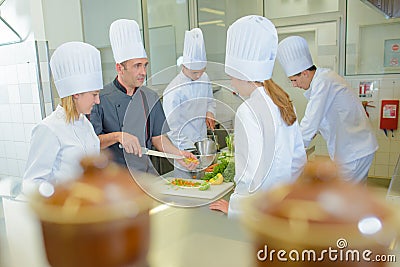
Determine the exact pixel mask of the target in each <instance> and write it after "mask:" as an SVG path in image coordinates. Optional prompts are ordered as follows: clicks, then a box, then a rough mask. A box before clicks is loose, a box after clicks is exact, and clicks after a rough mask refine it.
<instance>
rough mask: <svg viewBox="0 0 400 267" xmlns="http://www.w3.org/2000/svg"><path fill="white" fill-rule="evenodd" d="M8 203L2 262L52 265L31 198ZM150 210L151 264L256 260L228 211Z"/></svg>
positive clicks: (175, 266)
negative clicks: (31, 209) (29, 204)
mask: <svg viewBox="0 0 400 267" xmlns="http://www.w3.org/2000/svg"><path fill="white" fill-rule="evenodd" d="M6 202H7V200H6ZM10 204H11V206H10ZM7 205H8V206H7ZM6 206H7V207H6V209H12V210H13V212H12V215H10V214H7V216H8V218H7V222H6V223H7V232H6V229H5V225H4V220H0V239H1V243H0V251H1V255H0V258H1V259H2V260H1V261H0V266H1V267H25V266H26V267H28V266H29V267H47V266H48V265H47V261H46V259H45V254H44V250H43V245H42V243H41V242H42V240H41V235H40V228H39V225H38V223H37V222H36V221H35V220H34V218H33V217H31V214H29V212H28V210H27V206H26V203H22V202H15V201H14V202H12V203H10V202H8V203H6ZM150 214H151V246H150V251H149V254H148V264H149V266H150V267H180V266H182V267H184V266H185V267H186V266H193V267H197V266H198V267H200V266H201V267H203V266H210V267H213V266H215V267H217V266H218V267H219V266H241V267H242V266H243V267H246V266H253V262H252V259H255V256H254V257H253V255H252V253H251V245H250V243H249V240H248V235H247V234H246V231H245V230H244V229H243V228H242V226H241V225H240V224H239V222H237V221H234V220H228V219H227V216H226V215H224V214H222V213H220V212H216V211H211V210H209V209H208V206H204V207H198V208H174V207H170V206H167V205H161V204H157V205H156V206H155V208H153V209H152V211H151V213H150ZM7 246H8V248H7ZM22 255H23V256H22Z"/></svg>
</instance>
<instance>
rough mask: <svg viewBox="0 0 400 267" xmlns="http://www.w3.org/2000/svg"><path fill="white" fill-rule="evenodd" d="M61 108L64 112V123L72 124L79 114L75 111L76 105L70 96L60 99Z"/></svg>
mask: <svg viewBox="0 0 400 267" xmlns="http://www.w3.org/2000/svg"><path fill="white" fill-rule="evenodd" d="M61 106H62V107H63V109H64V110H65V116H66V117H65V121H66V122H67V123H74V122H75V120H76V119H77V118H79V113H78V111H77V110H76V105H75V102H74V99H73V96H72V95H70V96H67V97H64V98H61Z"/></svg>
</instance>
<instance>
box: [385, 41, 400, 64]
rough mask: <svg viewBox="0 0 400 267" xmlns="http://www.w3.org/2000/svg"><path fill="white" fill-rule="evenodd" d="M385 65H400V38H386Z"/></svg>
mask: <svg viewBox="0 0 400 267" xmlns="http://www.w3.org/2000/svg"><path fill="white" fill-rule="evenodd" d="M384 57H385V58H384V67H400V39H391V40H385V55H384Z"/></svg>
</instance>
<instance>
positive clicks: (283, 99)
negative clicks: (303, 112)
mask: <svg viewBox="0 0 400 267" xmlns="http://www.w3.org/2000/svg"><path fill="white" fill-rule="evenodd" d="M263 85H264V89H265V91H266V92H267V94H268V95H269V96H270V97H271V99H272V101H273V102H274V103H275V105H277V106H278V108H279V110H280V112H281V117H282V119H283V120H284V121H285V122H286V124H287V125H289V126H290V125H292V124H293V123H294V122H295V121H296V119H297V117H296V113H295V111H294V107H293V104H292V101H291V100H290V98H289V95H288V94H287V93H286V92H285V91H284V90H283V89H282V88H281V87H280V86H279V85H277V84H276V83H275V82H274V81H273V80H272V79H269V80H266V81H264V82H263Z"/></svg>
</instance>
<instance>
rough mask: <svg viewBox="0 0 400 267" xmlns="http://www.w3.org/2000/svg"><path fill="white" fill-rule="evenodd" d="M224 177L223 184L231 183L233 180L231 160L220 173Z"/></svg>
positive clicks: (233, 165) (233, 170) (232, 163)
mask: <svg viewBox="0 0 400 267" xmlns="http://www.w3.org/2000/svg"><path fill="white" fill-rule="evenodd" d="M222 176H224V182H226V183H227V182H233V181H234V178H235V161H233V160H231V161H230V162H229V163H228V166H226V168H225V170H224V172H223V173H222Z"/></svg>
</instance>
